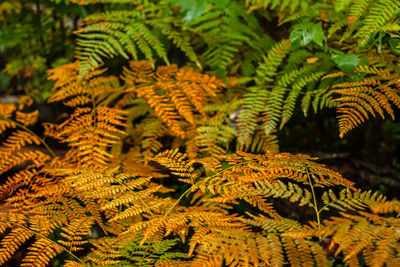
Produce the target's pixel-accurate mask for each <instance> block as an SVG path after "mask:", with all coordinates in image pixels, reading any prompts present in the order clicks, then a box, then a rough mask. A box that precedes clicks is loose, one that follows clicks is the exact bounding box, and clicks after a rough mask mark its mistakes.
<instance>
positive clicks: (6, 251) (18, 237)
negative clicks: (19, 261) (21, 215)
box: [0, 227, 34, 264]
mask: <svg viewBox="0 0 400 267" xmlns="http://www.w3.org/2000/svg"><path fill="white" fill-rule="evenodd" d="M33 235H34V234H33V233H32V231H29V230H27V229H25V228H22V227H14V228H13V229H12V230H11V232H10V233H8V234H7V235H6V236H5V237H3V239H2V240H1V243H0V264H4V263H5V262H6V261H7V260H8V259H10V258H11V256H13V255H14V253H15V252H16V251H17V249H18V248H19V247H20V246H21V245H22V244H24V243H25V242H26V241H27V240H28V239H30V238H31V237H32V236H33Z"/></svg>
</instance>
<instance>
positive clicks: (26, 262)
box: [21, 238, 64, 266]
mask: <svg viewBox="0 0 400 267" xmlns="http://www.w3.org/2000/svg"><path fill="white" fill-rule="evenodd" d="M63 250H64V248H63V247H62V246H60V245H57V244H55V243H53V242H50V241H49V240H48V239H45V238H39V239H38V240H36V241H35V242H34V243H33V244H32V245H31V246H30V247H29V252H28V253H27V255H26V256H25V258H24V259H23V260H22V264H21V266H32V265H35V266H48V264H49V263H50V260H51V259H53V258H54V257H55V256H56V255H57V254H59V253H61V252H62V251H63Z"/></svg>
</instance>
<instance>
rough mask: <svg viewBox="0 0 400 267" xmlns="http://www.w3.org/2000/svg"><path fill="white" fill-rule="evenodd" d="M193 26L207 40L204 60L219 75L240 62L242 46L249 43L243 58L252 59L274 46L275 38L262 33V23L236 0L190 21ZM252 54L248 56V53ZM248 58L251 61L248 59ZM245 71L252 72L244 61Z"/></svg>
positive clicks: (197, 33)
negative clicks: (226, 6) (258, 22)
mask: <svg viewBox="0 0 400 267" xmlns="http://www.w3.org/2000/svg"><path fill="white" fill-rule="evenodd" d="M188 27H189V28H190V30H191V31H192V32H193V33H195V34H196V35H199V36H200V37H201V38H202V39H203V40H204V42H205V43H206V44H207V49H206V50H205V51H204V53H203V54H202V58H204V61H205V64H206V65H207V66H209V67H211V69H213V70H214V73H215V74H217V75H218V76H219V77H225V76H226V74H227V71H226V69H228V67H229V65H230V64H240V63H241V62H240V60H238V57H240V56H241V55H240V54H238V53H237V52H238V51H239V49H240V47H241V46H246V47H248V48H247V50H249V51H248V52H247V54H245V55H243V59H242V60H243V61H246V60H247V61H249V62H252V61H254V60H255V59H256V61H259V60H261V57H260V55H262V54H264V53H265V52H266V51H267V49H268V48H270V47H271V46H272V43H273V42H272V39H271V38H269V37H268V36H263V35H261V34H260V33H262V27H260V25H259V24H257V23H255V21H254V20H253V19H252V17H251V16H250V15H249V14H248V13H247V12H246V11H245V10H244V9H243V7H242V6H241V5H240V4H239V3H236V2H231V3H230V4H229V8H221V7H219V6H218V5H216V7H213V8H211V10H208V12H206V13H204V14H203V15H202V16H200V17H199V18H198V19H196V20H194V21H192V22H191V23H189V25H188ZM215 36H218V38H215ZM250 54H251V55H252V58H251V57H247V56H248V55H250ZM249 62H248V63H249ZM242 71H243V72H249V71H250V70H248V66H246V65H245V64H243V65H242Z"/></svg>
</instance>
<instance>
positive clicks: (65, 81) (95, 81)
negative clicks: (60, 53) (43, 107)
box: [48, 61, 119, 107]
mask: <svg viewBox="0 0 400 267" xmlns="http://www.w3.org/2000/svg"><path fill="white" fill-rule="evenodd" d="M80 66H81V65H80V63H79V62H78V61H76V62H74V63H69V64H65V65H62V66H60V67H57V68H54V69H51V70H49V71H48V77H49V79H50V80H52V81H55V83H54V86H53V89H52V90H53V95H52V96H51V97H50V98H49V99H48V101H49V103H52V102H58V101H63V104H64V105H67V106H71V107H76V106H82V105H86V104H93V101H97V102H99V101H100V100H102V99H103V98H104V97H105V96H106V95H107V94H108V93H111V92H115V91H117V90H118V87H119V83H118V78H117V77H114V76H108V77H104V76H100V75H101V74H103V73H104V72H106V71H107V69H105V68H104V69H97V70H94V71H92V72H90V73H86V75H85V76H83V77H80V76H79V69H80Z"/></svg>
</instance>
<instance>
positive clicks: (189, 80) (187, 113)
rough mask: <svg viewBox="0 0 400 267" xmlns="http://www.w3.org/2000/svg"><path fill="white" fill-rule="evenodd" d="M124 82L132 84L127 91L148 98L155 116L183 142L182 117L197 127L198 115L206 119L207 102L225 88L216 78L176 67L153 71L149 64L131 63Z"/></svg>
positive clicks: (126, 69) (124, 73)
mask: <svg viewBox="0 0 400 267" xmlns="http://www.w3.org/2000/svg"><path fill="white" fill-rule="evenodd" d="M122 79H123V80H125V82H126V83H127V85H128V88H127V89H126V92H135V93H136V95H137V96H138V97H144V99H145V100H146V102H147V103H148V104H149V106H150V107H152V108H153V109H154V111H155V114H156V115H157V116H158V117H160V118H161V120H162V121H163V122H164V123H165V124H166V125H167V126H168V127H169V128H170V129H171V131H172V132H173V133H174V134H175V135H176V136H178V137H180V138H182V139H183V138H184V137H185V133H184V131H183V129H182V126H181V120H180V118H183V119H184V121H186V122H188V123H190V124H194V115H195V113H196V112H198V113H200V114H201V115H202V116H204V117H205V112H204V106H205V105H206V103H207V101H208V100H209V98H210V97H214V98H215V97H217V95H216V93H217V92H218V91H219V90H220V89H222V88H223V87H225V85H224V83H223V82H222V81H221V80H219V79H217V78H216V77H215V76H209V75H207V74H200V73H198V72H195V71H194V70H192V69H179V68H178V67H177V66H176V65H170V66H160V67H158V68H157V70H156V71H151V64H150V62H148V61H131V62H130V66H129V68H124V72H123V76H122Z"/></svg>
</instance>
